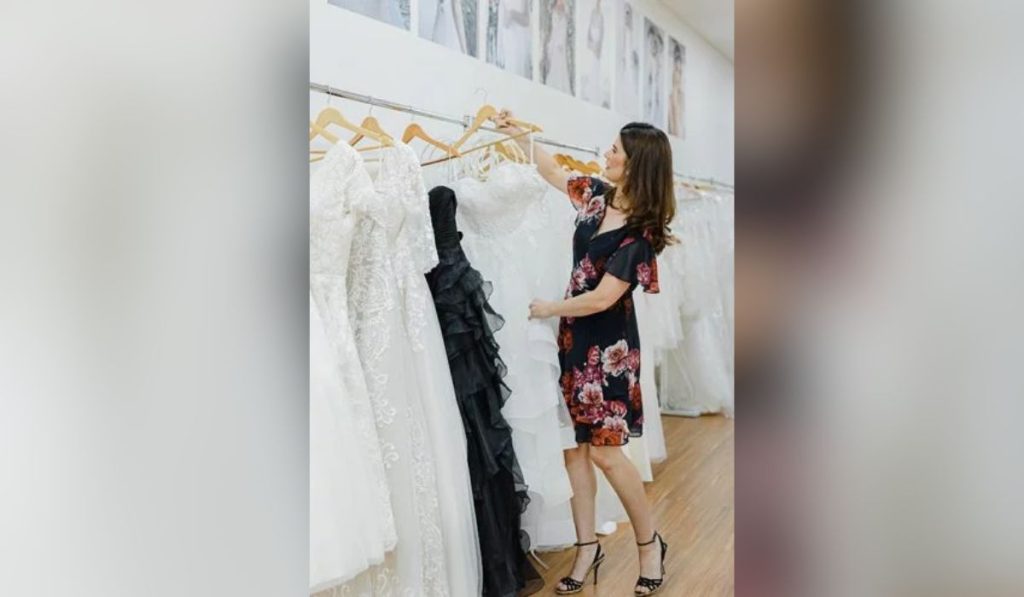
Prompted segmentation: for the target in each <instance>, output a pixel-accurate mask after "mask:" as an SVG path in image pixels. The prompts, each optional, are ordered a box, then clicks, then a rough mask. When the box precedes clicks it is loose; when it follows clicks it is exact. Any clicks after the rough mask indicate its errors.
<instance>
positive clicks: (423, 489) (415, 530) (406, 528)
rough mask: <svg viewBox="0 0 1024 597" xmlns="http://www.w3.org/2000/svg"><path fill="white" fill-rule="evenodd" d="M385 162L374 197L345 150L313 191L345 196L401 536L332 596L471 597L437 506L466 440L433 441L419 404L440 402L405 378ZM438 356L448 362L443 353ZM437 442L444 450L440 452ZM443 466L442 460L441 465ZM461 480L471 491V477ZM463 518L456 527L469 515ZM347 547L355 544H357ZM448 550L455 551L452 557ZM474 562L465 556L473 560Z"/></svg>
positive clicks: (462, 548)
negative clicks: (380, 558) (429, 399)
mask: <svg viewBox="0 0 1024 597" xmlns="http://www.w3.org/2000/svg"><path fill="white" fill-rule="evenodd" d="M382 159H383V162H382V164H381V171H380V173H379V175H380V176H379V180H380V181H381V188H380V189H375V188H374V186H373V182H372V180H371V179H370V177H369V174H368V173H367V171H366V169H365V166H364V164H363V161H362V158H361V156H360V155H359V154H358V153H357V152H356V151H355V150H354V149H352V148H351V147H350V146H349V145H348V144H346V143H339V144H337V145H335V146H334V147H332V148H331V150H330V151H328V153H327V154H326V156H325V158H324V160H323V165H322V166H321V167H320V169H319V170H318V171H317V173H316V175H315V176H314V179H315V183H316V184H314V188H323V189H324V191H323V192H324V193H326V194H328V195H338V196H341V197H342V199H341V200H340V201H341V202H342V204H343V205H344V207H345V213H346V214H347V215H350V216H351V217H352V218H353V219H354V222H355V223H354V232H353V235H352V243H351V247H352V248H351V256H350V259H349V262H348V279H347V301H348V302H347V304H348V308H349V310H348V316H349V320H350V323H351V330H352V332H353V335H354V338H355V345H356V348H357V351H358V356H359V361H360V363H361V364H362V367H363V371H364V373H365V377H366V384H367V388H368V391H369V395H370V402H371V404H372V407H373V414H374V421H375V425H376V430H377V434H378V439H379V446H380V448H381V453H382V456H383V461H384V463H385V470H386V477H387V487H388V488H390V494H391V506H392V510H393V512H394V523H395V524H394V526H395V531H396V535H397V545H396V547H395V549H394V550H392V551H390V552H388V553H387V554H386V555H385V557H384V561H383V562H381V563H380V564H377V565H374V566H371V567H370V568H369V569H367V570H366V571H364V572H362V573H361V574H359V575H358V576H356V577H355V578H353V579H351V580H349V581H348V582H347V583H345V584H343V585H341V586H338V587H335V588H334V590H333V593H335V594H342V595H354V596H359V597H388V596H395V595H400V596H403V597H414V596H415V597H419V596H430V597H448V596H455V595H468V594H472V593H466V592H464V591H463V590H462V589H459V588H458V587H462V586H463V585H465V584H467V583H469V582H474V583H475V582H477V581H476V580H475V579H474V573H473V571H474V570H475V568H474V567H473V566H472V565H471V564H467V563H466V562H463V561H459V560H455V561H452V560H451V559H450V558H449V556H450V555H451V554H453V553H456V552H459V553H463V552H472V551H473V549H474V547H473V546H468V545H465V544H464V543H457V542H458V541H460V540H463V539H460V538H459V537H457V536H456V535H457V533H454V532H452V533H451V534H450V535H446V534H445V533H446V531H449V530H451V529H453V528H455V526H456V525H454V524H452V521H451V520H450V519H449V520H446V519H445V518H444V517H443V513H445V512H447V511H449V510H450V509H451V507H450V506H449V505H446V506H445V507H444V508H442V505H441V503H440V499H441V498H440V496H443V495H449V494H451V493H453V492H457V491H458V489H459V488H460V487H461V486H462V484H460V483H459V481H460V479H459V475H458V474H457V473H452V472H451V471H450V470H449V469H451V468H453V467H454V468H457V467H458V464H459V461H457V460H455V459H457V458H458V457H459V449H460V446H461V450H462V455H461V458H462V460H461V465H462V468H464V469H465V468H466V462H465V447H464V443H459V441H460V440H461V441H462V442H464V441H465V440H464V437H463V433H462V430H461V429H452V428H451V425H452V422H451V421H449V422H448V424H449V434H448V435H447V436H445V437H444V438H438V437H434V436H432V435H431V421H432V420H433V419H434V418H435V417H436V414H435V413H433V412H428V411H429V410H436V409H437V408H438V404H435V403H429V404H428V403H425V396H426V397H432V398H435V399H437V400H440V399H441V398H440V397H439V396H434V395H432V394H430V393H429V392H428V391H427V390H426V389H425V388H428V387H432V386H431V385H430V382H431V380H430V379H421V378H420V376H419V375H418V370H412V371H411V370H410V367H411V364H413V363H415V362H416V360H417V357H416V356H415V352H414V350H413V348H412V347H411V346H409V344H408V342H407V340H406V338H407V333H406V326H407V323H408V321H409V320H410V318H411V316H407V314H406V313H404V309H405V307H406V305H408V304H409V303H408V301H407V300H406V298H405V297H404V296H403V294H402V291H401V289H400V287H399V275H398V271H399V270H397V269H396V265H395V262H396V261H397V256H396V255H395V254H394V252H395V250H396V243H395V242H394V241H395V233H396V232H397V231H399V230H400V229H401V227H402V222H403V221H404V219H405V211H404V209H403V208H402V204H401V200H400V198H399V197H398V196H397V195H394V194H392V193H394V192H397V191H396V188H397V187H398V186H400V185H398V183H396V182H394V178H392V177H390V176H389V174H390V173H391V172H394V171H397V170H398V168H397V167H396V166H395V161H396V159H397V158H396V156H395V155H394V154H393V153H392V152H391V151H385V152H383V153H382ZM378 190H380V191H381V192H379V193H378ZM397 267H399V268H400V267H401V266H400V265H399V266H397ZM314 298H317V293H314ZM438 333H439V332H438ZM441 356H442V358H444V353H443V351H442V353H441ZM433 381H434V382H435V383H439V382H437V381H436V380H433ZM451 400H452V401H454V398H451ZM453 408H454V406H453ZM457 416H458V415H456V417H457ZM455 420H456V421H459V419H458V418H456V419H455ZM445 442H447V443H445ZM440 444H444V445H445V446H446V447H445V448H444V449H438V447H437V446H438V445H440ZM440 458H444V459H446V460H447V462H445V463H444V464H442V465H440V466H439V464H438V460H439V459H440ZM447 475H450V476H447ZM463 475H464V476H463V478H462V480H463V481H465V485H466V486H467V488H468V472H464V473H463ZM446 487H447V488H454V489H446ZM459 506H462V507H463V508H464V511H465V512H469V513H470V515H471V513H472V505H471V503H468V504H465V503H461V502H456V507H459ZM461 516H462V518H461V520H465V519H466V517H467V516H466V514H462V515H461ZM469 520H470V521H471V520H472V519H471V518H470V519H469ZM469 524H471V522H470V523H469ZM462 526H463V527H464V526H468V525H462ZM349 540H350V541H353V542H355V543H357V544H358V542H359V541H360V539H359V537H356V536H351V537H349ZM452 544H455V545H457V546H458V549H450V548H449V547H450V546H451V545H452ZM474 556H475V554H470V555H466V556H465V558H466V559H469V560H471V561H473V557H474ZM467 578H468V579H469V580H467ZM453 579H454V580H455V581H456V588H453V586H452V585H453V583H452V580H453Z"/></svg>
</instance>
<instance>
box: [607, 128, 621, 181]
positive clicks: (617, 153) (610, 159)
mask: <svg viewBox="0 0 1024 597" xmlns="http://www.w3.org/2000/svg"><path fill="white" fill-rule="evenodd" d="M604 175H605V177H606V178H607V179H608V181H609V182H611V183H613V184H619V183H621V182H622V181H623V180H625V178H626V152H625V151H624V150H623V149H622V139H621V138H620V137H618V136H616V137H615V141H613V142H612V146H611V148H610V149H608V151H606V152H604Z"/></svg>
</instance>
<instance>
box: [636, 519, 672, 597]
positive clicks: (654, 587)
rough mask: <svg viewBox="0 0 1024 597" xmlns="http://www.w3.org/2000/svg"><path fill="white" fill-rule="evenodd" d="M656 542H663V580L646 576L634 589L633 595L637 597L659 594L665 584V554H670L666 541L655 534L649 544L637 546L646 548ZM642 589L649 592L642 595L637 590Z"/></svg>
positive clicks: (642, 577)
mask: <svg viewBox="0 0 1024 597" xmlns="http://www.w3.org/2000/svg"><path fill="white" fill-rule="evenodd" d="M655 541H660V542H661V578H647V577H646V576H641V577H640V578H638V579H637V580H636V588H634V589H633V594H634V595H636V596H637V597H647V596H648V595H653V594H655V593H657V592H658V591H659V590H660V589H661V584H662V583H663V582H665V553H667V552H668V543H665V540H664V539H662V538H661V535H659V534H658V533H657V532H655V533H654V537H652V538H651V540H650V541H648V542H647V543H637V546H638V547H644V546H645V545H650V544H651V543H654V542H655ZM640 587H643V588H645V589H647V592H646V593H642V592H640V591H638V590H637V589H639V588H640Z"/></svg>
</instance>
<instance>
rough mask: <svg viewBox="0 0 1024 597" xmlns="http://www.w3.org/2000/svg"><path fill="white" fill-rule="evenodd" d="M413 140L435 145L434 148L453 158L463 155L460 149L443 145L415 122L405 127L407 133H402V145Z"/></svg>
mask: <svg viewBox="0 0 1024 597" xmlns="http://www.w3.org/2000/svg"><path fill="white" fill-rule="evenodd" d="M413 139H421V140H423V141H425V142H426V143H428V144H430V145H433V146H434V147H436V148H438V149H440V150H442V151H444V152H445V153H447V154H448V155H449V156H451V157H459V156H461V155H462V154H461V153H459V150H458V149H456V148H454V147H452V146H451V145H448V144H445V143H442V142H440V141H438V140H437V139H435V138H433V137H431V136H430V135H428V134H427V132H426V131H425V130H423V127H421V126H420V125H419V124H417V123H415V122H414V123H412V124H410V125H409V126H407V127H405V132H403V133H402V143H408V142H409V141H412V140H413Z"/></svg>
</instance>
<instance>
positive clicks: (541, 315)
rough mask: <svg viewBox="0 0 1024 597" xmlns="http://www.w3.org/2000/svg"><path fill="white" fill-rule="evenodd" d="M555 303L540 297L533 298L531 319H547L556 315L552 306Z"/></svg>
mask: <svg viewBox="0 0 1024 597" xmlns="http://www.w3.org/2000/svg"><path fill="white" fill-rule="evenodd" d="M553 305H554V303H551V302H548V301H542V300H540V299H533V300H532V301H530V319H547V318H549V317H554V316H555V314H554V311H553V310H552V306H553Z"/></svg>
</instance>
